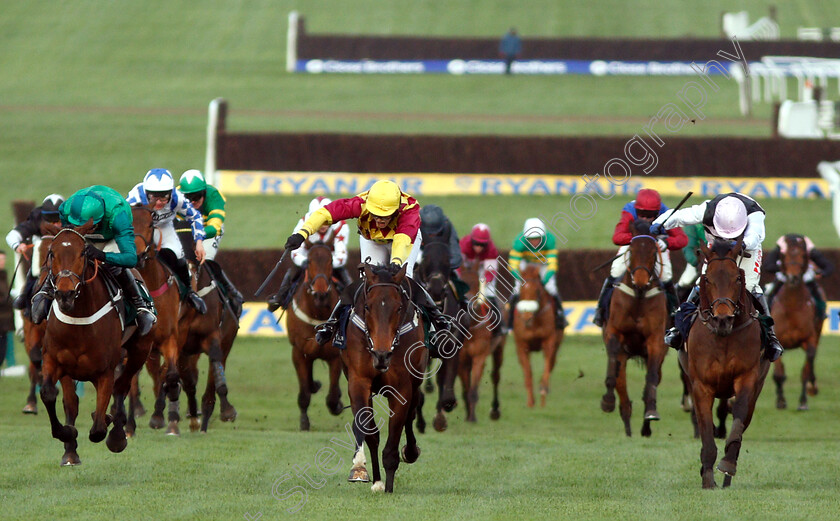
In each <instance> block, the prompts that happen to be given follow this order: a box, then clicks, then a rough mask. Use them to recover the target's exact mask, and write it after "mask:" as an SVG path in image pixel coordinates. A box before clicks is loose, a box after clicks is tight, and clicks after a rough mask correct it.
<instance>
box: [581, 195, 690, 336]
mask: <svg viewBox="0 0 840 521" xmlns="http://www.w3.org/2000/svg"><path fill="white" fill-rule="evenodd" d="M666 211H668V207H667V206H665V205H664V204H663V203H662V198H661V197H660V196H659V192H657V191H656V190H652V189H650V188H643V189H641V190H639V193H638V194H637V195H636V199H635V200H633V201H630V202H629V203H627V204H626V205H624V208H623V209H622V210H621V219H620V220H619V221H618V224H617V225H616V226H615V232H614V233H613V243H615V245H616V246H620V248H619V249H618V254H619V255H620V257H618V258H616V259H615V260H614V261H613V263H612V266H611V267H610V276H609V277H607V280H605V281H604V285H603V286H602V287H601V294H600V295H599V296H598V309H597V310H596V311H595V318H594V319H593V320H592V322H593V323H594V324H595V325H597V326H600V327H603V325H604V321H605V318H606V309H607V306H608V305H609V300H608V299H609V296H610V295H611V293H612V292H611V290H612V288H613V286H614V285H615V284H616V283H617V282H618V281H620V280H621V277H622V276H623V275H624V272H625V271H626V270H627V262H628V260H629V255H626V253H627V252H628V251H630V239H632V238H633V233H632V232H631V231H630V224H631V223H632V222H633V221H635V220H637V219H640V220H643V221H647V222H648V223H652V222H653V220H654V219H656V218H657V217H659V216H660V215H662V214H663V213H665V212H666ZM657 242H658V243H659V250H660V251H661V252H662V265H661V266H660V274H659V280H660V281H662V286H663V289H664V290H665V294H666V295H667V297H668V312H669V313H670V312H672V311H673V309H674V308H676V307H677V305H679V297H677V290H676V288H674V282H673V280H672V278H673V273H672V271H671V257H670V255H669V254H668V251H669V250H678V249H680V248H683V247H684V246H685V245H686V244H688V237H687V236H686V235H685V232H683V231H682V229H681V228H674V229H672V230H668V233H667V237H666V236H664V235H663V236H660V237H659V238H658V239H657Z"/></svg>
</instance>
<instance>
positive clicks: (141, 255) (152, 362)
mask: <svg viewBox="0 0 840 521" xmlns="http://www.w3.org/2000/svg"><path fill="white" fill-rule="evenodd" d="M131 213H132V217H133V219H134V244H135V246H136V248H137V252H138V255H137V270H138V271H139V272H140V275H141V276H142V277H143V280H144V281H145V282H146V285H147V288H148V289H149V295H150V296H151V297H152V299H153V300H154V303H155V311H156V312H157V321H156V322H155V325H154V326H153V327H152V329H151V331H150V332H149V336H150V337H151V339H152V352H151V354H150V356H149V359H148V360H147V362H146V368H147V370H148V371H149V374H150V375H151V376H152V381H153V383H154V395H155V396H156V397H157V402H156V406H155V411H154V414H152V417H151V418H150V420H149V426H150V427H151V428H153V429H161V428H163V425H164V420H163V406H164V404H165V402H164V399H163V396H164V395H167V394H168V395H169V398H170V400H172V399H173V397H174V399H175V400H177V397H178V395H177V394H176V393H175V391H176V390H177V388H178V380H179V375H178V367H177V363H178V358H179V356H180V344H179V343H178V317H179V314H180V313H181V312H182V310H181V306H180V296H179V293H178V285H177V283H176V281H175V278H174V276H173V275H172V273H171V272H170V271H169V270H168V269H167V268H166V267H164V265H163V264H162V263H161V262H160V261H159V258H158V249H159V246H160V244H159V241H160V231H159V230H158V229H157V227H156V226H155V223H154V219H153V213H152V211H151V210H150V209H149V208H148V207H146V206H134V207H132V208H131ZM155 234H157V236H158V240H155ZM161 358H163V361H164V363H163V375H164V376H163V377H161V365H160V360H161ZM133 406H134V404H132V407H133ZM133 427H134V426H133V425H129V426H128V432H129V433H130V434H133V433H134V428H133ZM176 428H177V426H176V425H172V424H170V426H169V429H168V431H167V434H177V433H176V432H174V429H176Z"/></svg>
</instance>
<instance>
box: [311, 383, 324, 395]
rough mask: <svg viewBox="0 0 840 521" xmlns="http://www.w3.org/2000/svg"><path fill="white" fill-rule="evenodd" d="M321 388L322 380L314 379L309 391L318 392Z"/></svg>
mask: <svg viewBox="0 0 840 521" xmlns="http://www.w3.org/2000/svg"><path fill="white" fill-rule="evenodd" d="M320 390H321V382H319V381H318V380H312V383H311V384H310V385H309V392H310V393H312V394H315V393H317V392H318V391H320Z"/></svg>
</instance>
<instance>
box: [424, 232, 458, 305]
mask: <svg viewBox="0 0 840 521" xmlns="http://www.w3.org/2000/svg"><path fill="white" fill-rule="evenodd" d="M450 272H451V268H450V267H449V245H448V244H446V243H443V242H431V243H429V244H423V259H422V260H421V261H420V266H419V267H418V280H419V282H420V284H422V285H423V287H424V288H426V291H428V292H429V296H430V297H432V300H434V301H435V304H436V305H437V307H438V308H439V309H440V310H441V311H443V305H444V299H445V298H446V289H447V287H449V277H450Z"/></svg>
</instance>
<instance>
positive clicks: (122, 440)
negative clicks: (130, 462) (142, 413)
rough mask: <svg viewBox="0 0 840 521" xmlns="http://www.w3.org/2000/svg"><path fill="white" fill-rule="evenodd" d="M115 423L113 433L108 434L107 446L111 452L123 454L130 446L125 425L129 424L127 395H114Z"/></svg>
mask: <svg viewBox="0 0 840 521" xmlns="http://www.w3.org/2000/svg"><path fill="white" fill-rule="evenodd" d="M113 415H114V417H113V422H114V425H113V427H111V432H109V433H108V439H106V440H105V445H106V446H107V447H108V450H110V451H111V452H122V451H124V450H125V447H126V445H128V440H127V438H126V433H125V429H124V427H125V425H126V423H127V419H126V412H125V394H119V393H118V392H115V393H114V408H113Z"/></svg>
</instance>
